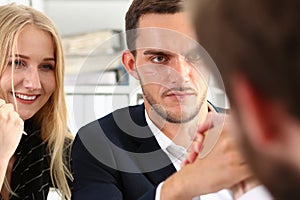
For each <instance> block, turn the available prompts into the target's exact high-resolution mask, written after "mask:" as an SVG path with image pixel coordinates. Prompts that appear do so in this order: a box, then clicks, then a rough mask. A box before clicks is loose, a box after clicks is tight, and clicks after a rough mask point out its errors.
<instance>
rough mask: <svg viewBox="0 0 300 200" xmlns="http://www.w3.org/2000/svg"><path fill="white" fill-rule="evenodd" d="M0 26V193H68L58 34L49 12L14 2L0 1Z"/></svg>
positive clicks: (33, 195)
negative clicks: (55, 189) (53, 190)
mask: <svg viewBox="0 0 300 200" xmlns="http://www.w3.org/2000/svg"><path fill="white" fill-rule="evenodd" d="M0 32H1V35H0V187H1V188H2V189H1V195H0V199H5V200H8V199H10V200H17V199H47V195H48V192H49V188H50V187H55V188H57V189H58V190H59V191H60V193H61V194H62V198H63V199H70V196H71V192H70V187H69V186H70V184H71V182H72V175H71V173H70V168H69V167H70V163H69V161H70V160H69V149H70V144H71V141H72V135H71V133H70V132H69V131H68V127H67V117H66V116H67V111H66V105H65V98H64V90H63V88H64V87H63V75H64V59H63V53H62V47H61V41H60V37H59V35H58V33H57V30H56V28H55V27H54V25H53V23H52V22H51V20H49V18H48V17H46V16H45V15H44V14H42V13H41V12H39V11H37V10H34V9H32V8H31V7H27V6H22V5H16V4H9V5H4V6H0ZM24 131H25V132H26V133H27V134H28V135H25V134H23V135H22V132H24ZM3 183H4V184H3Z"/></svg>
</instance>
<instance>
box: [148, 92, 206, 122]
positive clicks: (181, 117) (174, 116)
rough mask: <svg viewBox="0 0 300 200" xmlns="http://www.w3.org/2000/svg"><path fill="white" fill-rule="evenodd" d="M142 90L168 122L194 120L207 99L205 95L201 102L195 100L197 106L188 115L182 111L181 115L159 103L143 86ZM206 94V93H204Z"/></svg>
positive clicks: (153, 106) (152, 106)
mask: <svg viewBox="0 0 300 200" xmlns="http://www.w3.org/2000/svg"><path fill="white" fill-rule="evenodd" d="M142 91H143V95H144V97H145V99H146V101H147V102H148V103H149V105H150V106H151V108H152V109H153V110H154V111H155V112H156V113H157V114H158V115H159V116H160V117H161V118H162V119H164V120H166V121H167V122H170V123H176V124H179V123H186V122H189V121H191V120H193V119H194V118H195V117H196V116H197V115H198V114H199V112H200V109H201V107H202V105H203V103H204V101H205V99H206V96H205V95H203V96H202V97H201V99H200V102H195V104H196V107H195V109H193V110H192V111H191V112H189V113H188V114H186V115H183V114H182V113H184V112H181V114H179V116H178V115H177V114H176V113H173V112H170V111H168V110H167V109H165V108H164V107H163V106H162V105H160V104H159V103H157V102H156V101H155V100H154V98H153V97H152V95H151V94H150V93H149V92H148V91H147V90H146V89H145V88H144V87H143V86H142ZM204 94H205V93H204Z"/></svg>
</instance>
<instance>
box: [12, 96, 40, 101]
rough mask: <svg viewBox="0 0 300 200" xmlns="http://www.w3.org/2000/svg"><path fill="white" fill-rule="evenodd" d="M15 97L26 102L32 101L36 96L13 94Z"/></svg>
mask: <svg viewBox="0 0 300 200" xmlns="http://www.w3.org/2000/svg"><path fill="white" fill-rule="evenodd" d="M15 95H16V97H18V98H20V99H23V100H27V101H32V100H35V99H36V97H37V96H27V95H24V94H15Z"/></svg>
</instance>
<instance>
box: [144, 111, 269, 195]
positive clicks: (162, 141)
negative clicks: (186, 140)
mask: <svg viewBox="0 0 300 200" xmlns="http://www.w3.org/2000/svg"><path fill="white" fill-rule="evenodd" d="M145 117H146V121H147V124H148V126H149V128H150V130H151V131H152V133H153V134H154V136H155V138H156V140H157V142H158V144H159V146H160V147H161V149H162V150H163V151H164V152H165V153H166V154H167V156H168V157H169V158H170V160H171V161H172V163H173V165H174V167H175V168H176V170H177V171H179V170H180V164H181V161H182V159H183V158H184V157H185V154H186V149H185V148H184V147H182V146H179V145H176V144H175V143H174V142H173V141H172V140H171V139H170V138H168V137H167V136H166V135H165V134H164V133H163V132H161V130H160V129H159V128H158V127H157V126H156V125H155V124H153V122H152V121H151V120H150V118H149V116H148V114H147V112H146V111H145ZM170 146H172V149H171V150H172V151H170V148H169V147H170ZM175 155H176V156H175ZM163 183H164V182H162V183H160V184H159V185H158V187H157V189H156V194H155V200H160V193H161V188H162V185H163ZM197 199H201V200H233V199H234V198H233V196H232V192H231V191H230V190H228V189H223V190H220V191H218V192H216V193H211V194H206V195H201V196H200V197H195V198H193V200H197ZM253 199H259V200H272V199H273V198H272V197H271V195H270V194H269V192H268V191H267V189H266V188H265V187H264V186H262V185H261V186H257V187H255V188H253V189H251V190H250V191H248V192H246V193H245V194H243V195H242V196H241V197H240V198H239V200H253Z"/></svg>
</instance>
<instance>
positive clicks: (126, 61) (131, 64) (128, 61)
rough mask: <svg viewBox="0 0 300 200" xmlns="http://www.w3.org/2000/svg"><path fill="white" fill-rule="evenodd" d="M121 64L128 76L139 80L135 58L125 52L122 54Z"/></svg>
mask: <svg viewBox="0 0 300 200" xmlns="http://www.w3.org/2000/svg"><path fill="white" fill-rule="evenodd" d="M122 63H123V65H124V67H125V69H126V71H127V73H129V74H130V75H132V76H133V77H134V78H135V79H137V80H139V76H138V74H137V71H136V64H135V57H134V56H133V54H132V53H131V52H130V51H129V50H125V51H123V53H122Z"/></svg>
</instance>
